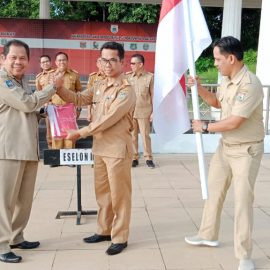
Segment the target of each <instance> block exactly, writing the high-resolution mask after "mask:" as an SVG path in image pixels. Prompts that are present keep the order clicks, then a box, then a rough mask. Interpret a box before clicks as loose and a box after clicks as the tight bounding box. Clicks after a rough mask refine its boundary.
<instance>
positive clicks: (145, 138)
mask: <svg viewBox="0 0 270 270" xmlns="http://www.w3.org/2000/svg"><path fill="white" fill-rule="evenodd" d="M133 128H134V129H133V132H132V143H133V153H134V154H133V159H139V153H138V147H139V145H138V133H139V131H140V133H141V137H142V142H143V156H144V158H145V159H146V160H152V159H153V156H152V148H151V138H150V121H149V118H133Z"/></svg>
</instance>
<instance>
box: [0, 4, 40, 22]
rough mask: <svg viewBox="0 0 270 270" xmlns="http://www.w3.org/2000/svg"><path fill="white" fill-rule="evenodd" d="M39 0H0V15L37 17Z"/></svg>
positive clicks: (6, 16)
mask: <svg viewBox="0 0 270 270" xmlns="http://www.w3.org/2000/svg"><path fill="white" fill-rule="evenodd" d="M38 14H39V0H28V1H25V0H1V1H0V17H4V18H29V19H35V18H38Z"/></svg>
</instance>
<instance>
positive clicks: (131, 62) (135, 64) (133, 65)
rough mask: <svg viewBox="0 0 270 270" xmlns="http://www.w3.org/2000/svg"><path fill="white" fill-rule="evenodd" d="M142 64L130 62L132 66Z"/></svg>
mask: <svg viewBox="0 0 270 270" xmlns="http://www.w3.org/2000/svg"><path fill="white" fill-rule="evenodd" d="M140 63H141V62H130V64H131V65H132V66H134V65H136V64H140Z"/></svg>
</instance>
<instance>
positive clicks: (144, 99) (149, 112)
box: [126, 54, 155, 169]
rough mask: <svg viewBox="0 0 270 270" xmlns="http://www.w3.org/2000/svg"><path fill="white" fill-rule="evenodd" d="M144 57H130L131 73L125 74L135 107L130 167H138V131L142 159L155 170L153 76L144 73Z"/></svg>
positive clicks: (137, 55) (135, 55)
mask: <svg viewBox="0 0 270 270" xmlns="http://www.w3.org/2000/svg"><path fill="white" fill-rule="evenodd" d="M144 62H145V60H144V57H143V55H141V54H134V55H133V56H132V57H131V61H130V67H131V70H132V71H131V72H128V73H126V74H127V76H128V79H129V81H130V83H131V84H132V86H133V87H134V90H135V93H136V98H137V99H136V107H135V111H134V115H133V125H134V130H133V132H132V141H133V161H132V167H137V166H138V165H139V152H138V133H139V131H140V133H141V138H142V142H143V150H144V153H143V155H144V158H145V160H146V165H147V166H148V167H149V168H150V169H154V168H155V164H154V162H153V156H152V147H151V138H150V129H151V122H152V116H153V93H154V75H153V74H152V73H150V72H147V71H145V68H144Z"/></svg>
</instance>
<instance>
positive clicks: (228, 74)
mask: <svg viewBox="0 0 270 270" xmlns="http://www.w3.org/2000/svg"><path fill="white" fill-rule="evenodd" d="M213 47H214V50H213V54H214V58H215V66H216V67H217V68H218V70H219V72H220V73H221V75H223V76H224V78H223V80H222V81H221V85H220V87H219V88H218V91H217V93H211V92H209V91H208V90H207V89H206V88H204V87H203V86H202V85H201V84H200V81H199V79H197V85H198V90H199V95H200V96H201V97H202V99H204V100H205V101H206V102H207V103H208V104H209V105H211V106H213V107H216V108H221V112H222V114H221V120H220V121H217V122H215V123H210V124H207V123H206V122H203V121H200V120H194V121H193V124H192V127H193V130H194V131H195V132H203V131H204V132H221V134H222V139H221V141H220V144H219V147H218V149H217V151H216V153H215V155H214V156H213V158H212V160H211V163H210V168H209V176H208V184H209V198H208V200H207V201H206V202H205V206H204V211H203V216H202V221H201V226H200V229H199V232H198V234H197V235H195V236H192V237H186V238H185V241H186V242H187V243H188V244H191V245H206V246H212V247H214V246H218V245H219V242H218V233H219V226H220V216H221V211H222V207H223V203H224V200H225V197H226V193H227V190H228V189H229V187H230V184H231V182H232V181H233V183H234V195H235V210H234V248H235V256H236V257H237V258H238V259H239V260H240V263H239V268H238V270H254V269H255V268H254V264H253V262H252V260H251V258H250V257H251V252H252V238H251V236H252V227H253V201H254V185H255V181H256V177H257V174H258V170H259V167H260V162H261V159H262V155H263V146H264V144H263V139H264V126H263V90H262V85H261V83H260V81H259V79H258V78H257V77H256V76H255V75H254V74H252V73H251V72H250V71H249V70H248V69H247V67H246V66H245V65H244V64H243V54H244V53H243V49H242V45H241V43H240V41H239V40H237V39H236V38H234V37H223V38H221V39H220V40H217V41H216V42H215V43H214V45H213ZM188 83H189V85H194V84H195V83H196V81H195V80H194V79H193V78H190V79H189V81H188Z"/></svg>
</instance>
